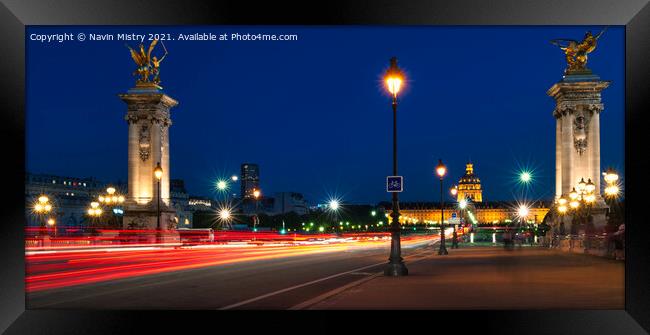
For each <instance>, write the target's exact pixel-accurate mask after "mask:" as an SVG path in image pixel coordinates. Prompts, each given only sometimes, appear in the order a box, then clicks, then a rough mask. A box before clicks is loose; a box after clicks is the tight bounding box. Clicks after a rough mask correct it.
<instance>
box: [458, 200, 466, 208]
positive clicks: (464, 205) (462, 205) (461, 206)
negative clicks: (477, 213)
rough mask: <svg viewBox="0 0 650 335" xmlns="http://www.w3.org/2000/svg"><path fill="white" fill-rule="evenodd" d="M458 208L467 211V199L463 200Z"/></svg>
mask: <svg viewBox="0 0 650 335" xmlns="http://www.w3.org/2000/svg"><path fill="white" fill-rule="evenodd" d="M458 207H460V209H465V208H466V207H467V199H461V200H460V201H459V202H458Z"/></svg>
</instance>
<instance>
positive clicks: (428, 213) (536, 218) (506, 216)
mask: <svg viewBox="0 0 650 335" xmlns="http://www.w3.org/2000/svg"><path fill="white" fill-rule="evenodd" d="M386 205H388V206H387V211H386V213H387V220H388V221H389V222H392V217H391V216H390V213H392V210H391V209H390V204H386ZM549 206H550V203H547V202H536V203H533V204H531V205H530V206H529V208H528V215H527V216H526V217H525V218H519V214H518V209H519V206H518V204H517V203H515V202H506V201H492V202H483V203H474V204H472V205H471V206H469V207H467V208H466V209H464V210H461V209H460V208H458V206H457V204H445V208H444V215H445V223H449V219H450V218H451V217H452V215H453V213H456V216H457V217H458V218H461V217H464V218H465V219H466V222H470V220H469V213H471V216H473V217H474V219H475V220H476V221H477V224H507V223H511V222H513V223H517V222H518V221H519V220H524V221H526V222H528V223H533V224H540V223H541V222H542V220H544V216H546V214H547V213H548V212H549ZM399 212H400V223H401V224H405V225H408V224H422V223H430V224H440V218H441V213H440V203H430V202H428V203H427V202H410V203H409V202H405V203H400V207H399Z"/></svg>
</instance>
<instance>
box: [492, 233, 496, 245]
mask: <svg viewBox="0 0 650 335" xmlns="http://www.w3.org/2000/svg"><path fill="white" fill-rule="evenodd" d="M492 243H497V233H492Z"/></svg>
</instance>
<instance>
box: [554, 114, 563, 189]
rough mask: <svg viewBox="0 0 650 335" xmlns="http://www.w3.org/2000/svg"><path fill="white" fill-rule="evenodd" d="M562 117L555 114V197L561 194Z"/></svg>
mask: <svg viewBox="0 0 650 335" xmlns="http://www.w3.org/2000/svg"><path fill="white" fill-rule="evenodd" d="M561 156H562V119H561V118H560V117H558V116H555V198H556V199H557V198H559V197H561V196H562V159H558V158H560V157H561Z"/></svg>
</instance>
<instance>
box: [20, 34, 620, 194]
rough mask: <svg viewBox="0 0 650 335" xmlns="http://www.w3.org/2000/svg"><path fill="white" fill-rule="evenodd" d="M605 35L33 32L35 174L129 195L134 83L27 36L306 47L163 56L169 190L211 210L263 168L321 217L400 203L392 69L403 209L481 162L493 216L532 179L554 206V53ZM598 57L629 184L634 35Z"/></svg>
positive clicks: (96, 54) (605, 40)
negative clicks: (248, 173)
mask: <svg viewBox="0 0 650 335" xmlns="http://www.w3.org/2000/svg"><path fill="white" fill-rule="evenodd" d="M600 29H601V27H393V28H388V27H337V28H328V27H318V28H302V27H273V28H265V27H255V28H241V27H198V28H189V27H182V28H173V27H158V28H156V27H150V28H146V27H145V28H143V27H119V28H110V27H108V28H98V27H94V28H89V27H56V28H49V27H32V28H29V29H28V34H27V36H28V40H27V41H26V45H27V114H26V131H27V133H26V140H27V143H26V148H27V170H28V171H29V172H33V173H51V174H57V175H65V176H77V177H90V176H92V177H97V178H99V179H100V180H105V181H115V180H118V179H120V180H126V177H127V123H126V121H124V115H125V113H126V105H125V103H124V102H122V101H121V100H120V99H119V98H118V97H117V94H119V93H124V92H126V91H127V90H128V89H129V88H131V87H132V86H133V85H134V82H135V78H134V77H132V76H131V73H132V71H133V70H134V67H135V64H134V63H133V60H132V59H131V57H130V56H129V52H128V50H127V49H126V47H125V46H124V41H117V40H116V41H104V42H98V41H85V42H79V41H71V42H65V43H49V44H48V43H40V42H36V41H30V40H29V35H30V34H31V33H55V32H60V33H63V32H72V33H73V34H75V35H76V34H77V33H78V32H84V33H86V34H88V33H91V32H94V33H108V32H112V33H120V32H135V33H156V32H157V33H171V34H172V35H173V36H175V35H176V34H177V33H179V32H184V33H193V32H213V33H215V34H219V33H232V32H241V33H246V32H251V33H258V32H259V33H276V34H285V33H288V34H293V33H295V34H298V36H299V40H298V41H290V42H289V41H286V42H277V41H276V42H271V41H212V42H206V41H202V42H188V41H182V42H181V41H168V42H165V45H166V47H167V49H168V50H169V55H168V56H167V58H166V59H165V60H164V62H163V63H162V65H161V78H162V80H163V82H162V84H161V85H162V86H163V87H164V90H165V92H166V93H167V94H169V95H170V96H172V97H173V98H175V99H177V100H178V101H179V102H180V103H179V105H178V106H177V107H176V108H174V109H173V110H172V120H173V125H172V127H171V129H170V141H171V143H170V145H171V164H172V165H171V170H172V171H171V175H172V178H181V179H184V180H185V182H186V186H187V188H188V190H189V191H190V193H191V194H197V195H211V194H212V185H213V182H214V180H215V179H216V178H217V177H219V176H230V175H231V174H233V173H239V165H240V163H242V162H252V163H258V164H260V175H261V188H262V191H263V192H264V193H265V194H272V193H274V192H276V191H297V192H301V193H303V194H305V196H306V197H307V198H308V200H309V201H310V203H316V202H322V201H324V199H326V197H327V195H328V194H332V193H336V194H337V195H339V196H342V197H343V200H344V201H345V202H350V203H375V202H378V201H384V200H386V201H387V200H390V197H389V195H388V194H387V193H386V192H385V176H386V175H388V174H390V172H391V166H392V165H391V164H392V163H391V162H392V157H391V148H392V147H391V146H392V142H391V141H392V133H391V131H392V114H391V113H392V112H391V107H390V98H389V96H388V95H387V94H386V93H385V90H384V88H383V84H382V81H381V76H382V74H383V72H384V71H385V69H386V68H387V67H388V60H389V58H390V57H391V56H397V57H398V59H399V65H400V66H401V67H402V68H403V69H404V70H405V71H406V74H407V76H408V82H407V85H406V88H405V90H404V92H403V94H402V95H401V97H400V104H399V110H398V113H399V114H398V127H399V130H398V136H399V141H398V145H399V172H400V174H401V175H403V176H404V178H405V191H404V192H403V193H402V194H401V195H400V199H401V200H402V201H437V200H438V197H439V195H438V194H439V184H438V181H437V180H436V179H435V178H434V176H433V169H434V166H435V164H436V163H437V160H438V158H442V159H443V161H444V162H445V163H446V164H447V166H448V168H449V170H450V177H451V179H449V178H447V179H446V186H450V185H451V184H452V181H453V183H455V182H456V181H457V180H458V178H460V176H461V175H462V174H463V173H464V168H465V166H464V164H465V162H466V161H467V160H468V159H471V160H472V162H473V163H474V165H475V171H476V173H477V174H478V176H479V177H480V178H481V180H482V182H483V186H484V189H485V191H484V199H485V200H510V199H512V198H513V194H518V193H519V191H518V190H517V185H516V182H515V175H516V171H517V170H518V168H520V167H527V168H531V169H534V170H535V174H534V175H535V178H536V179H535V183H534V184H533V185H532V187H531V189H530V192H529V194H528V197H529V198H534V199H539V198H550V197H552V195H553V192H554V173H555V171H554V169H555V137H554V136H555V135H554V132H555V120H554V118H553V116H552V110H553V107H554V101H553V99H552V98H550V97H548V96H547V95H546V91H547V90H548V89H549V88H550V87H551V86H552V85H553V84H554V83H555V82H557V81H559V80H561V79H562V73H563V69H564V67H565V61H564V55H563V53H562V51H561V50H560V49H559V48H557V47H556V46H553V45H551V44H550V43H549V40H551V39H554V38H573V39H578V40H580V39H582V37H583V35H584V33H585V31H586V30H591V31H592V32H594V34H595V33H597V32H598V31H600ZM148 43H149V42H147V45H148ZM130 45H131V46H133V47H137V42H130ZM158 47H160V45H159V46H158ZM155 52H156V54H158V55H160V53H161V52H162V48H159V49H157V50H156V51H155ZM589 57H590V58H589V63H588V66H589V68H591V69H592V70H593V71H594V72H595V73H596V74H598V75H600V76H601V78H602V79H604V80H611V81H612V83H611V86H610V87H609V88H608V89H606V90H605V91H604V93H603V102H604V104H605V110H604V111H603V113H602V114H601V150H602V154H601V162H602V166H603V168H604V167H607V166H610V165H611V166H613V167H615V168H617V169H618V170H619V171H620V172H621V174H622V173H623V168H624V166H623V162H624V161H623V148H624V142H623V137H624V136H623V135H624V30H623V29H622V28H621V27H610V28H609V29H608V30H607V31H606V32H605V34H604V35H603V36H602V37H601V39H600V40H599V44H598V47H597V49H596V50H595V51H594V52H593V53H591V54H590V55H589ZM237 193H238V192H237Z"/></svg>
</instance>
